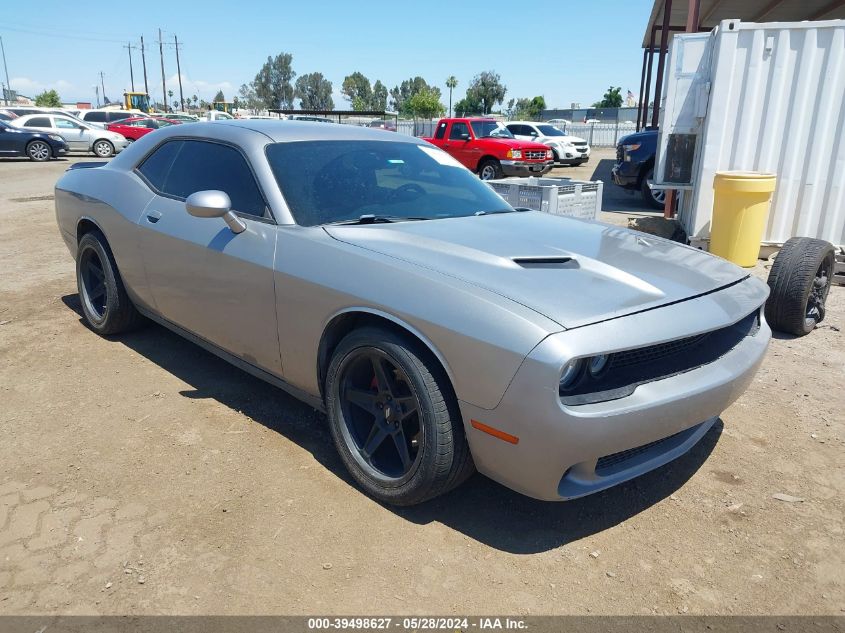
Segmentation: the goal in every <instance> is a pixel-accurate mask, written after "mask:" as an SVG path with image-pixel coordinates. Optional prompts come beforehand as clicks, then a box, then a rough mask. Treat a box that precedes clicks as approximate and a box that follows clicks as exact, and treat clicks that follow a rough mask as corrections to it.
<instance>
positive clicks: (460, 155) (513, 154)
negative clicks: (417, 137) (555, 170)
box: [424, 118, 554, 180]
mask: <svg viewBox="0 0 845 633" xmlns="http://www.w3.org/2000/svg"><path fill="white" fill-rule="evenodd" d="M424 140H426V141H428V142H429V143H431V144H433V145H436V146H437V147H439V148H440V149H442V150H444V151H445V152H447V153H449V154H451V155H452V156H453V157H454V158H455V159H456V160H458V161H459V162H460V163H462V164H463V165H464V166H465V167H468V168H469V169H471V170H472V171H474V172H477V173H478V175H479V176H480V177H481V179H482V180H493V179H495V178H501V177H503V176H542V175H543V174H545V173H547V172H548V171H549V170H550V169H551V168H552V165H553V164H554V161H553V156H552V150H551V149H549V148H548V147H546V146H545V145H541V144H540V143H531V142H529V141H518V140H516V139H515V138H514V137H513V134H511V133H510V131H509V130H508V128H506V127H505V126H504V125H502V124H501V123H499V122H498V121H496V120H495V119H485V118H465V119H440V121H439V122H438V123H437V127H436V128H435V132H434V138H427V139H424Z"/></svg>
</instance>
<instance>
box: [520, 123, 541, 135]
mask: <svg viewBox="0 0 845 633" xmlns="http://www.w3.org/2000/svg"><path fill="white" fill-rule="evenodd" d="M523 127H524V128H525V133H526V134H528V136H540V133H539V132H538V131H537V128H535V127H534V126H533V125H525V126H523Z"/></svg>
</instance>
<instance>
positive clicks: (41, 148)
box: [26, 140, 53, 163]
mask: <svg viewBox="0 0 845 633" xmlns="http://www.w3.org/2000/svg"><path fill="white" fill-rule="evenodd" d="M26 155H27V156H29V160H34V161H35V162H37V163H42V162H44V161H45V160H50V157H51V156H52V155H53V150H52V149H51V148H50V146H49V145H48V144H47V143H46V142H45V141H39V140H35V141H30V142H29V144H28V145H27V146H26Z"/></svg>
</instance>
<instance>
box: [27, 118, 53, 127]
mask: <svg viewBox="0 0 845 633" xmlns="http://www.w3.org/2000/svg"><path fill="white" fill-rule="evenodd" d="M24 127H48V128H51V127H53V126H52V125H50V119H48V118H47V117H46V116H37V117H35V118H34V119H30V120H29V121H27V122H26V123H24Z"/></svg>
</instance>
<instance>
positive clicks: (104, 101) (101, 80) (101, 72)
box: [100, 70, 108, 105]
mask: <svg viewBox="0 0 845 633" xmlns="http://www.w3.org/2000/svg"><path fill="white" fill-rule="evenodd" d="M100 85H101V86H102V87H103V105H108V104H107V103H106V101H107V98H106V83H105V81H103V71H102V70H101V71H100Z"/></svg>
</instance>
